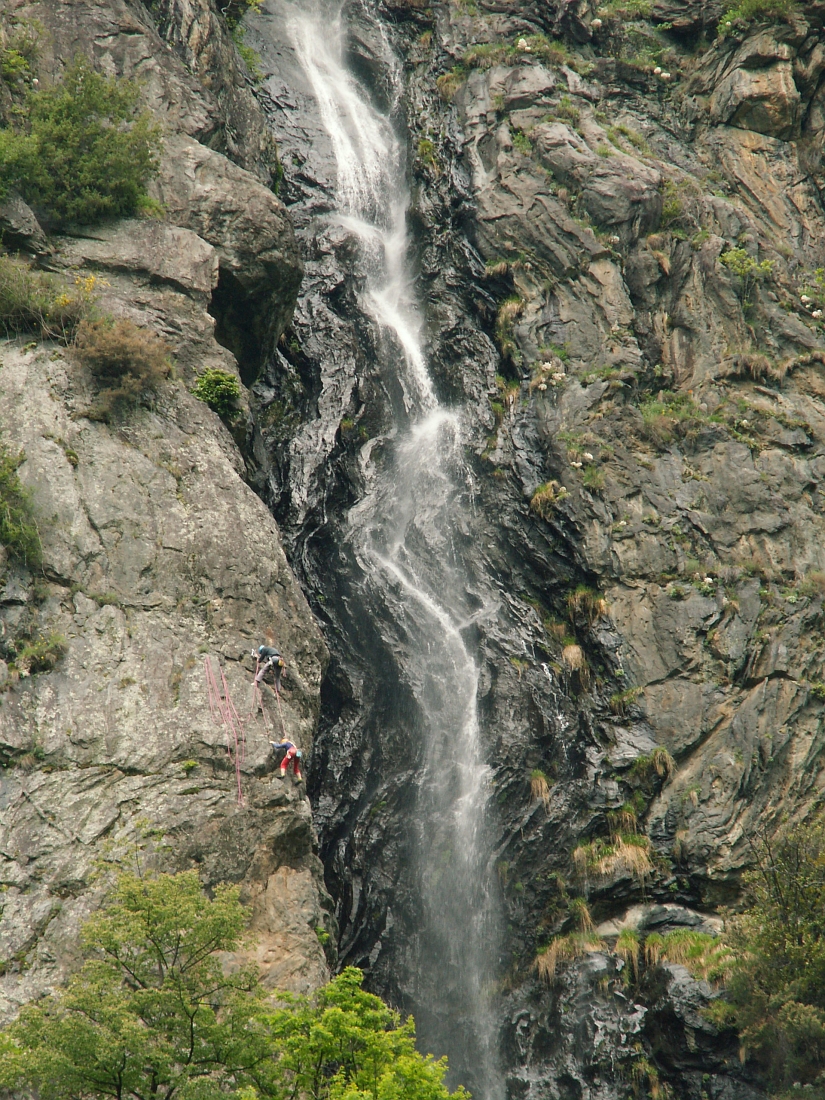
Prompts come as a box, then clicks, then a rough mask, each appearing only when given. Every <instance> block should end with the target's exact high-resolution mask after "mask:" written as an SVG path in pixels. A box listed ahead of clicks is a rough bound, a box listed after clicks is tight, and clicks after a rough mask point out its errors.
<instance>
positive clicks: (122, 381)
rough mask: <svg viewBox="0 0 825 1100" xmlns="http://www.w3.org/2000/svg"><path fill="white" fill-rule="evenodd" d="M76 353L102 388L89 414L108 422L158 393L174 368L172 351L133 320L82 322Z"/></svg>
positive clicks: (93, 417) (75, 348)
mask: <svg viewBox="0 0 825 1100" xmlns="http://www.w3.org/2000/svg"><path fill="white" fill-rule="evenodd" d="M73 354H74V356H75V358H76V359H77V361H78V362H79V363H80V364H81V365H82V366H84V367H86V368H88V370H89V372H90V373H91V375H92V377H93V378H94V380H95V382H96V383H97V384H98V386H99V390H98V398H97V403H96V404H95V405H94V406H93V407H92V408H91V409H90V410H89V411H88V412H87V415H88V416H89V417H90V418H91V419H93V420H104V421H109V420H111V419H112V418H113V417H115V416H117V415H120V414H122V413H124V412H126V411H127V410H128V409H130V408H134V407H135V406H136V405H138V404H139V403H140V402H141V401H144V400H146V399H147V398H148V397H150V396H151V395H152V394H154V393H155V391H156V390H157V388H158V386H159V385H160V384H161V382H162V381H163V380H164V379H165V378H167V377H168V375H169V371H170V369H171V366H170V363H169V348H168V346H167V344H166V343H165V341H164V340H162V339H161V338H160V337H159V336H156V335H155V333H153V332H150V330H149V329H145V328H141V327H140V326H138V325H136V324H134V322H132V321H126V320H120V321H112V320H109V319H107V320H102V321H83V322H82V323H81V324H80V326H79V327H78V330H77V335H76V337H75V342H74V348H73Z"/></svg>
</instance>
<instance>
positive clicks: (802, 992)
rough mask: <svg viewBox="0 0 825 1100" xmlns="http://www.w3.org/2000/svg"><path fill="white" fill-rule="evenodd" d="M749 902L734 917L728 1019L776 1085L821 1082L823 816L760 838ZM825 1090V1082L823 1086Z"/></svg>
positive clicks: (824, 1061) (824, 1062) (824, 1049)
mask: <svg viewBox="0 0 825 1100" xmlns="http://www.w3.org/2000/svg"><path fill="white" fill-rule="evenodd" d="M755 854H756V869H755V870H754V871H753V872H752V873H751V874H750V875H749V876H748V877H747V879H746V884H747V888H748V892H749V901H750V904H749V906H748V908H747V909H746V910H745V911H744V912H743V913H742V914H741V915H739V916H735V917H733V918H731V919H730V920H729V921H728V928H727V931H726V939H727V942H728V944H729V946H730V947H731V948H732V949H733V951H734V953H735V955H736V957H737V962H736V964H735V965H734V968H733V972H732V975H731V978H730V981H729V984H728V993H727V996H728V999H729V1002H730V1005H731V1009H732V1011H730V1012H729V1020H730V1022H732V1023H734V1024H735V1025H736V1027H737V1028H738V1029H739V1033H740V1035H741V1038H742V1043H743V1045H744V1046H745V1048H746V1050H747V1051H748V1053H749V1054H750V1055H751V1056H753V1057H754V1058H755V1059H756V1060H757V1061H758V1062H760V1063H761V1064H762V1066H763V1067H764V1068H765V1070H766V1071H767V1073H768V1076H769V1078H770V1081H771V1083H772V1085H773V1086H774V1087H776V1088H786V1087H788V1086H789V1085H790V1084H792V1083H793V1082H795V1081H798V1082H801V1083H810V1084H813V1083H814V1082H816V1084H817V1085H818V1086H822V1080H821V1079H819V1080H818V1078H819V1074H820V1073H821V1072H822V1071H823V1070H824V1069H825V824H823V822H822V821H821V820H820V821H817V822H816V823H815V824H813V825H807V826H801V827H799V828H796V829H793V830H791V831H789V832H788V833H787V834H786V835H785V836H783V837H781V838H779V839H778V840H776V841H771V840H768V839H764V840H762V841H760V842H759V843H757V844H756V845H755ZM823 1091H825V1090H823Z"/></svg>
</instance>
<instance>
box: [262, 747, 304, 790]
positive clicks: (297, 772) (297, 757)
mask: <svg viewBox="0 0 825 1100" xmlns="http://www.w3.org/2000/svg"><path fill="white" fill-rule="evenodd" d="M269 743H270V745H271V746H272V747H273V749H275V750H276V751H277V750H278V749H284V750H285V752H284V758H283V760H282V761H281V775H280V778H281V779H283V778H284V777H285V776H286V773H287V771H288V770H289V764H290V761H291V762H292V773H293V775H294V776H295V778H296V779H298V780H301V779H303V778H304V777H303V776H302V775H301V756H302V754H301V750H300V749H299V748H298V746H297V745H296V744H295V743H294V741H286V740H284V741H270V742H269Z"/></svg>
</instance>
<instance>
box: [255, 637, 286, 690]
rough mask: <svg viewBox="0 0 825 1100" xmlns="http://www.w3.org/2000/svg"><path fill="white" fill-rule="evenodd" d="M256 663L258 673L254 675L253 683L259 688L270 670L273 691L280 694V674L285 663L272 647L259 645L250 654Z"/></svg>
mask: <svg viewBox="0 0 825 1100" xmlns="http://www.w3.org/2000/svg"><path fill="white" fill-rule="evenodd" d="M252 656H253V657H255V659H256V660H257V662H258V671H257V672H256V673H255V683H256V684H257V685H258V686H259V687H260V685H261V684H262V683H263V679H264V676H266V674H267V672H269V671H270V670H272V672H273V673H274V675H275V691H276V692H277V693H278V694H279V695H280V694H281V674H282V672H283V671H284V666H285V664H286V662H285V661H284V659H283V657H282V656H281V654H280V653H279V652H278V650H277V649H276V648H275V646H274V645H259V646H258V649H257V650H256V651H255V652H254V653H253V654H252Z"/></svg>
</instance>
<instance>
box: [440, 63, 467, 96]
mask: <svg viewBox="0 0 825 1100" xmlns="http://www.w3.org/2000/svg"><path fill="white" fill-rule="evenodd" d="M466 79H467V69H466V67H465V66H464V65H453V67H452V69H450V71H449V72H446V73H442V75H441V76H439V77H438V78H437V80H436V82H435V83H436V86H437V87H438V93H439V95H440V96H441V98H442V99H443V100H444V101H445V103H450V102H451V101H452V100H453V99H454V98H455V94H456V92H457V91H458V89H459V88H460V87H461V85H462V84H463V83H464V81H465V80H466Z"/></svg>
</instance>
